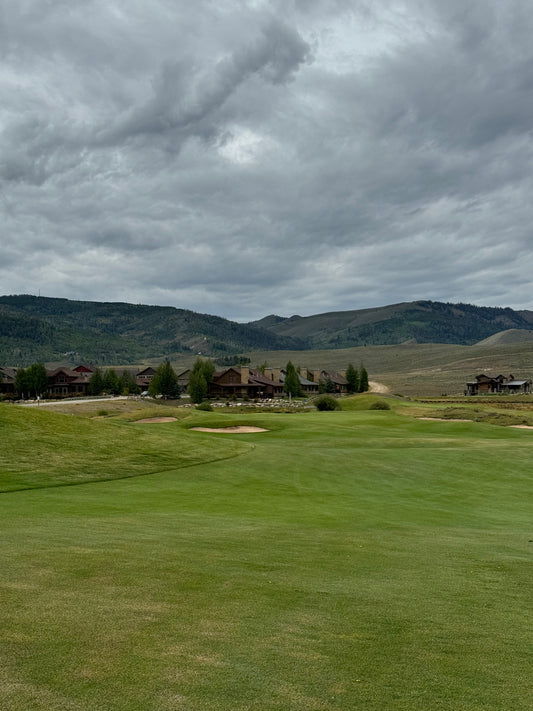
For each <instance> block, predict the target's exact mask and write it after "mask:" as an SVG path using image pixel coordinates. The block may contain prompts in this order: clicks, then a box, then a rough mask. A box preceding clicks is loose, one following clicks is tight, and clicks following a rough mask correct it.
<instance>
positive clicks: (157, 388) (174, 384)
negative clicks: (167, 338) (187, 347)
mask: <svg viewBox="0 0 533 711" xmlns="http://www.w3.org/2000/svg"><path fill="white" fill-rule="evenodd" d="M148 392H149V393H150V395H151V396H152V397H155V396H156V395H162V396H163V397H164V398H165V400H166V399H167V398H171V399H173V400H174V399H178V398H179V396H180V386H179V384H178V376H177V375H176V373H175V372H174V369H173V367H172V366H171V365H170V362H169V361H168V360H166V361H165V362H164V363H161V365H160V366H159V368H158V369H157V370H156V372H155V375H154V377H153V378H152V380H151V382H150V386H149V388H148Z"/></svg>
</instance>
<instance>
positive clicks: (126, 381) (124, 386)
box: [119, 370, 141, 395]
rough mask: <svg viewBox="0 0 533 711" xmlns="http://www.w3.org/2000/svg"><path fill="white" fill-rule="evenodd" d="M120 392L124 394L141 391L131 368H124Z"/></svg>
mask: <svg viewBox="0 0 533 711" xmlns="http://www.w3.org/2000/svg"><path fill="white" fill-rule="evenodd" d="M119 385H120V392H121V393H122V395H136V394H138V393H140V392H141V389H140V387H139V386H138V385H137V382H136V380H135V377H134V376H133V375H132V373H131V372H130V371H129V370H123V371H122V375H121V376H120V378H119Z"/></svg>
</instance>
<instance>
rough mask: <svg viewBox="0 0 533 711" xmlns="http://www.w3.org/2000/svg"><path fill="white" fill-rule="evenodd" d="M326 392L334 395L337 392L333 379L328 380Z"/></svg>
mask: <svg viewBox="0 0 533 711" xmlns="http://www.w3.org/2000/svg"><path fill="white" fill-rule="evenodd" d="M325 390H326V392H327V393H334V392H335V383H334V382H333V380H332V379H331V378H328V379H327V380H326V387H325Z"/></svg>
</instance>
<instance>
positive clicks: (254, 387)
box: [207, 366, 283, 398]
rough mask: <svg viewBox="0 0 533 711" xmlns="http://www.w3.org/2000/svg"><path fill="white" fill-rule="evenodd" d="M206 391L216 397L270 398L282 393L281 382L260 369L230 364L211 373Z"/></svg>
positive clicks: (210, 395)
mask: <svg viewBox="0 0 533 711" xmlns="http://www.w3.org/2000/svg"><path fill="white" fill-rule="evenodd" d="M207 392H208V396H209V397H217V398H230V397H237V398H242V397H248V398H272V397H276V396H280V395H282V393H283V384H282V383H281V382H280V381H279V378H278V379H277V380H275V379H274V378H273V377H272V378H270V377H268V375H267V374H266V373H265V374H263V373H262V372H261V371H260V370H255V369H253V368H249V367H247V366H232V367H230V368H225V369H224V370H219V371H217V372H215V373H214V374H213V378H212V379H211V382H209V383H208V384H207Z"/></svg>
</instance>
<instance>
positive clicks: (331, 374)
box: [321, 370, 348, 385]
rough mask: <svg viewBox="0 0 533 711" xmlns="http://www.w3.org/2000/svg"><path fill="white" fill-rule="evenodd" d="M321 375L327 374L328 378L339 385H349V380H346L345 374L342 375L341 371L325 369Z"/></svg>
mask: <svg viewBox="0 0 533 711" xmlns="http://www.w3.org/2000/svg"><path fill="white" fill-rule="evenodd" d="M321 375H325V376H326V378H329V379H330V380H331V381H332V382H333V383H336V384H337V385H348V381H347V380H346V378H345V377H344V375H341V374H340V373H337V372H335V371H334V370H323V371H322V372H321Z"/></svg>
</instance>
